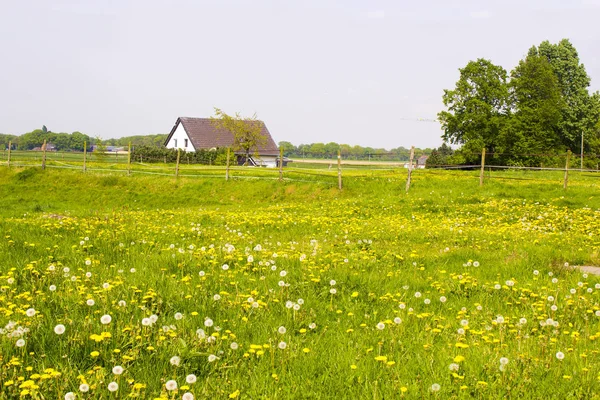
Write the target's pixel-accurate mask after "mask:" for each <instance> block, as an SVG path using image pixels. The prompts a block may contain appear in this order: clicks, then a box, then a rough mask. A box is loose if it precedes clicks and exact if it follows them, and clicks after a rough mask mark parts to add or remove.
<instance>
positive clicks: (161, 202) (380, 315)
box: [0, 168, 600, 399]
mask: <svg viewBox="0 0 600 400" xmlns="http://www.w3.org/2000/svg"><path fill="white" fill-rule="evenodd" d="M266 173H270V172H266ZM405 178H406V172H405V171H402V170H399V171H393V172H392V173H390V172H388V171H379V172H373V171H370V172H369V174H365V173H364V171H358V172H355V173H352V172H348V175H347V176H345V179H344V190H343V191H341V192H340V191H338V190H337V187H336V183H337V182H336V180H335V179H336V177H335V176H333V177H332V179H331V183H329V181H327V182H326V183H325V184H324V183H322V182H278V181H276V180H264V179H263V180H249V179H236V180H231V181H229V182H225V181H224V180H223V179H216V178H186V177H182V178H179V179H178V180H175V178H174V177H163V176H141V175H137V176H135V175H134V176H131V177H128V176H124V175H123V174H94V173H88V174H83V173H81V172H80V171H65V170H46V171H41V170H39V169H17V170H15V169H13V170H8V169H6V168H1V169H0V199H2V207H1V209H0V215H1V216H2V219H1V220H0V230H1V231H2V232H3V235H2V237H1V238H0V254H2V257H0V288H1V290H2V292H1V293H0V327H3V328H4V329H3V331H2V334H0V346H1V347H0V350H1V352H0V364H1V365H2V367H1V368H2V369H1V370H0V382H2V393H3V395H4V396H5V397H8V398H12V397H18V396H23V397H29V396H31V397H33V398H41V397H40V396H41V395H43V396H44V397H45V398H64V396H65V395H66V394H67V393H68V392H73V394H74V395H75V396H77V397H78V398H124V397H125V396H132V397H139V398H155V397H165V398H171V397H175V398H181V397H182V396H183V395H184V393H190V394H191V395H192V394H193V395H194V396H195V397H196V398H205V397H213V398H237V397H239V398H340V397H341V398H352V399H354V398H367V397H368V398H386V399H387V398H401V397H406V398H428V397H438V398H471V397H477V398H498V397H501V396H506V397H513V398H531V399H538V398H542V397H546V398H557V399H558V398H560V399H564V398H569V397H571V398H593V396H595V395H596V393H597V392H598V390H599V389H600V384H599V382H600V381H599V377H600V358H599V352H598V350H597V339H598V338H600V317H599V316H600V306H599V302H600V301H599V296H600V290H599V289H598V288H600V280H599V279H598V278H597V277H594V276H584V275H582V274H581V273H578V272H577V271H573V270H571V269H570V268H567V267H566V266H565V264H566V263H568V264H569V265H575V264H579V265H593V264H596V265H598V264H599V263H600V260H599V255H598V251H599V247H600V242H599V239H598V237H597V235H598V232H600V229H599V228H600V222H599V221H600V218H598V216H599V215H600V212H599V211H598V209H599V208H600V201H599V199H598V193H600V192H599V191H598V189H599V183H600V181H598V178H596V177H595V176H594V175H593V174H589V176H588V175H585V174H580V175H578V176H575V177H574V178H573V179H572V180H571V182H570V186H569V189H568V190H567V191H565V190H563V189H562V175H561V174H560V173H552V172H543V173H535V172H514V171H507V172H504V173H493V174H492V178H491V179H488V180H487V181H486V184H485V185H484V187H479V185H478V174H477V173H474V172H445V171H427V170H424V171H416V172H415V173H414V176H413V178H414V179H413V185H412V187H411V191H410V192H409V193H408V194H407V193H406V192H405ZM328 179H329V178H328ZM90 300H92V301H90ZM28 310H29V311H28ZM32 310H33V311H32ZM106 315H109V316H110V318H107V317H105V316H106ZM597 315H598V316H597ZM103 316H104V317H103ZM108 319H110V322H107V321H108ZM152 321H154V322H152ZM57 326H58V328H57ZM60 326H63V327H64V333H62V334H57V333H55V329H57V331H58V332H61V331H62V329H61V328H60ZM282 327H283V328H284V329H283V328H282ZM116 366H119V367H122V369H123V372H122V373H121V374H118V372H119V371H120V369H119V368H117V369H115V367H116ZM190 375H193V376H190ZM186 377H187V379H188V380H189V381H190V382H192V381H194V379H193V378H194V377H195V378H196V379H195V382H193V383H188V382H187V381H186ZM171 380H174V381H175V382H176V383H177V386H178V389H177V390H168V388H171V387H172V385H173V383H172V382H168V381H171ZM112 383H114V384H116V386H115V385H114V384H112ZM167 383H168V384H167ZM109 385H110V389H115V388H116V391H114V392H111V391H110V390H109ZM88 388H89V391H88V392H82V391H81V390H82V389H83V390H85V389H88ZM188 397H189V395H188Z"/></svg>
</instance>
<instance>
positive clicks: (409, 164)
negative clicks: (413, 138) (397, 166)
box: [406, 146, 415, 193]
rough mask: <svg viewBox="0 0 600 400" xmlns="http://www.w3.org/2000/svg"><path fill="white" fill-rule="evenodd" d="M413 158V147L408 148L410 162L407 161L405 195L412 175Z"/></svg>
mask: <svg viewBox="0 0 600 400" xmlns="http://www.w3.org/2000/svg"><path fill="white" fill-rule="evenodd" d="M414 158H415V146H411V147H410V160H409V161H408V176H407V177H406V193H408V190H409V189H410V178H411V175H412V167H413V159H414Z"/></svg>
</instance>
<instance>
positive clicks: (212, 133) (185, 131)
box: [164, 117, 286, 167]
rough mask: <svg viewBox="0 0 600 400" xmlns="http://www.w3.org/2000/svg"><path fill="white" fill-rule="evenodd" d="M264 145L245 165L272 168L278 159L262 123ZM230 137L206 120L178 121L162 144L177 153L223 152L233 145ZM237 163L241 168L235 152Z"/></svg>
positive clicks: (239, 154) (180, 119) (186, 119)
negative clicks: (179, 150) (217, 150)
mask: <svg viewBox="0 0 600 400" xmlns="http://www.w3.org/2000/svg"><path fill="white" fill-rule="evenodd" d="M261 133H262V135H263V136H264V138H265V142H264V143H263V144H261V145H260V146H258V149H256V150H254V151H252V152H251V155H250V159H249V160H248V163H249V165H255V166H264V167H275V166H277V160H278V159H279V149H278V147H277V144H275V141H274V140H273V138H272V137H271V133H270V132H269V130H268V129H267V126H266V125H265V124H264V123H262V132H261ZM233 142H234V137H233V134H232V133H231V132H229V131H227V130H225V129H219V128H217V127H215V126H214V125H213V122H212V120H211V119H210V118H190V117H179V118H177V121H176V122H175V125H174V126H173V129H171V132H170V133H169V136H167V139H166V140H165V143H164V145H165V147H166V148H167V149H181V150H185V151H187V152H195V151H197V150H210V149H216V148H225V147H230V146H232V145H233ZM236 155H237V156H238V163H240V164H243V163H244V161H245V160H244V158H245V154H244V153H243V152H240V151H238V152H236ZM285 161H286V160H285V159H284V163H285Z"/></svg>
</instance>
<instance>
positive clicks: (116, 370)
mask: <svg viewBox="0 0 600 400" xmlns="http://www.w3.org/2000/svg"><path fill="white" fill-rule="evenodd" d="M123 371H125V369H124V368H123V367H121V366H120V365H115V366H114V367H113V369H112V373H113V374H115V375H121V374H122V373H123Z"/></svg>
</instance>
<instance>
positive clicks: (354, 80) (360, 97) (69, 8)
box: [0, 0, 600, 149]
mask: <svg viewBox="0 0 600 400" xmlns="http://www.w3.org/2000/svg"><path fill="white" fill-rule="evenodd" d="M599 23H600V0H568V1H567V0H535V1H533V0H531V1H527V0H505V1H502V2H500V1H493V2H492V1H475V0H473V1H469V0H455V1H452V0H432V1H420V2H416V1H402V0H389V1H383V0H382V1H379V0H369V1H366V0H363V1H359V0H343V1H342V0H338V1H334V0H297V1H284V0H251V1H250V0H247V1H242V0H237V1H234V0H214V1H213V0H195V1H192V0H189V1H177V0H172V1H166V0H165V1H157V0H141V1H133V0H114V1H110V0H94V1H91V0H90V1H86V0H63V1H52V0H39V1H28V0H10V1H7V0H0V51H1V56H0V132H1V133H12V134H21V133H25V132H28V131H31V130H33V129H36V128H40V127H41V126H42V125H43V124H45V125H46V126H48V129H50V130H52V131H55V132H72V131H75V130H79V131H81V132H83V133H86V134H88V135H90V136H100V137H102V138H111V137H121V136H128V135H139V134H150V133H168V132H169V131H170V130H171V128H172V126H173V124H174V122H175V120H176V119H177V117H179V116H190V117H209V116H211V115H212V114H213V107H219V108H221V109H223V110H224V111H225V112H227V113H235V112H236V111H239V112H240V113H242V115H252V114H254V113H256V114H257V115H258V117H259V118H260V119H262V120H264V121H265V122H266V124H267V127H268V128H269V130H270V131H271V133H272V135H273V138H274V139H275V141H276V142H279V141H283V140H285V141H290V142H292V143H294V144H296V145H297V144H300V143H311V142H331V141H333V142H339V143H348V144H359V145H363V146H372V147H385V148H388V149H390V148H393V147H398V146H405V147H409V146H411V145H415V146H418V147H432V146H436V147H437V146H439V145H440V144H441V139H440V134H441V131H440V128H439V124H438V123H432V122H417V121H414V120H415V119H420V118H423V119H433V118H435V117H436V114H437V113H438V112H439V111H440V110H441V109H442V107H443V106H442V102H441V96H442V93H443V89H449V88H452V87H454V84H455V82H456V80H457V79H458V76H459V75H458V69H459V68H461V67H464V66H465V65H466V63H467V62H469V60H474V59H476V58H479V57H484V58H488V59H491V60H492V62H494V63H496V64H500V65H502V66H503V67H504V68H505V69H507V70H511V69H512V68H513V67H514V66H515V65H516V64H517V63H518V61H519V59H521V58H522V57H523V56H524V55H525V54H526V52H527V50H528V49H529V48H530V47H531V46H532V45H538V44H539V43H540V42H542V41H543V40H550V41H551V42H553V43H555V42H558V41H559V40H560V39H561V38H569V39H570V40H571V42H572V43H573V44H574V45H575V47H576V48H577V50H578V51H579V55H580V58H581V60H582V61H583V63H584V64H585V65H586V68H587V72H588V74H589V75H590V76H591V78H592V87H591V89H592V90H594V91H595V90H598V89H600V28H599V27H598V24H599Z"/></svg>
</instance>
